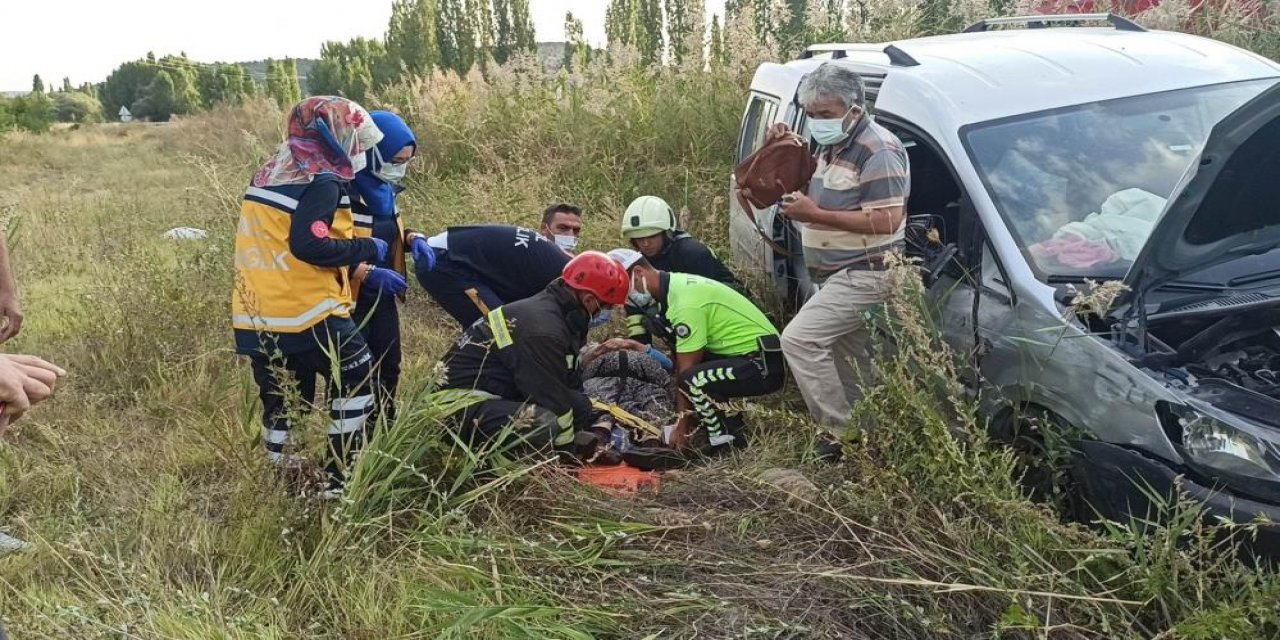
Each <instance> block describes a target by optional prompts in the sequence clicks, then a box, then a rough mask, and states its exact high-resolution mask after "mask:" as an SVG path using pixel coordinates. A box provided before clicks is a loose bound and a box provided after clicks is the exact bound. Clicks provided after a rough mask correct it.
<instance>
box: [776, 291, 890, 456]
mask: <svg viewBox="0 0 1280 640" xmlns="http://www.w3.org/2000/svg"><path fill="white" fill-rule="evenodd" d="M886 287H887V274H886V273H885V272H883V271H855V270H852V269H845V270H844V271H840V272H838V273H835V274H832V275H831V277H830V278H828V279H827V281H826V282H825V283H824V284H823V285H822V286H821V288H820V289H819V290H818V293H816V294H815V295H814V296H813V297H812V298H810V299H809V301H808V302H806V303H805V304H804V307H803V308H802V309H800V313H798V314H796V317H795V318H793V319H792V320H791V323H790V324H788V325H787V327H786V329H784V330H783V331H782V353H783V355H784V356H786V359H787V366H788V367H789V368H790V369H791V375H792V377H794V378H795V380H796V385H797V386H799V387H800V395H801V396H803V397H804V402H805V404H806V405H807V406H808V407H809V413H810V414H812V415H813V417H814V419H816V420H817V421H818V422H819V423H820V424H822V425H823V427H825V428H827V429H829V430H830V431H832V432H833V433H836V434H838V435H842V434H844V432H845V431H846V430H847V429H848V424H849V419H850V415H849V414H850V413H851V411H852V407H853V405H854V403H856V402H857V401H858V399H860V398H861V397H862V388H861V383H862V382H867V383H870V382H871V376H872V369H871V353H870V347H871V328H870V326H869V325H868V323H867V320H866V317H865V316H866V312H868V311H870V310H872V309H875V308H878V307H879V306H880V305H881V303H883V301H884V298H885V291H886Z"/></svg>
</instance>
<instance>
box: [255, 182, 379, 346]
mask: <svg viewBox="0 0 1280 640" xmlns="http://www.w3.org/2000/svg"><path fill="white" fill-rule="evenodd" d="M306 186H307V185H289V186H283V187H266V188H259V187H253V186H251V187H249V189H248V190H247V191H246V192H245V195H244V199H243V200H242V202H241V205H240V222H239V225H238V226H237V228H236V242H235V283H234V286H233V291H232V295H231V324H232V326H233V327H235V328H236V329H243V330H249V331H258V332H263V331H265V332H273V333H301V332H303V331H306V330H307V329H310V328H311V327H313V326H315V325H316V324H317V323H319V322H321V321H323V320H324V319H325V318H328V317H330V316H339V317H344V318H345V317H350V313H351V306H352V301H353V299H354V291H353V290H352V286H351V281H350V277H349V275H348V270H347V269H346V268H345V267H318V266H315V265H312V264H308V263H306V262H303V261H302V260H299V259H298V258H296V257H294V255H293V253H292V252H290V251H289V223H290V219H291V217H292V214H293V212H294V210H295V209H296V208H297V207H298V199H297V198H298V197H300V196H301V194H302V191H303V190H304V189H305V188H306ZM369 222H370V224H369V225H368V226H366V227H365V228H364V232H363V236H362V237H368V236H369V235H370V233H371V232H372V220H370V221H369ZM358 235H360V233H359V232H358V231H357V227H356V223H355V220H354V217H353V215H352V212H351V200H350V198H349V197H347V196H346V195H345V194H344V195H343V196H342V197H341V200H340V201H339V204H338V207H337V209H336V210H335V211H334V215H333V223H332V224H331V225H329V237H331V238H333V239H335V240H350V239H352V238H355V237H357V236H358Z"/></svg>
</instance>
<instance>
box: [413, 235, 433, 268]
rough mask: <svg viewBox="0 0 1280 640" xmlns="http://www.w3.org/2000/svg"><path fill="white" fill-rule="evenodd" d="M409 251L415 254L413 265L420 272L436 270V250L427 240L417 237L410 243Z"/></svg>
mask: <svg viewBox="0 0 1280 640" xmlns="http://www.w3.org/2000/svg"><path fill="white" fill-rule="evenodd" d="M409 251H410V252H412V253H413V264H414V265H415V266H416V268H417V269H418V270H420V271H430V270H432V269H434V268H436V250H435V249H432V248H431V245H429V244H427V239H426V238H423V237H416V238H414V239H413V242H410V243H409Z"/></svg>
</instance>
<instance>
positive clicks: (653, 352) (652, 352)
mask: <svg viewBox="0 0 1280 640" xmlns="http://www.w3.org/2000/svg"><path fill="white" fill-rule="evenodd" d="M644 354H645V355H646V356H649V357H650V358H653V359H654V360H657V361H658V365H660V366H661V367H662V368H663V370H665V371H671V367H672V366H673V365H672V363H671V358H668V357H667V354H665V353H663V352H661V351H658V350H657V349H654V348H653V345H649V348H648V349H645V350H644Z"/></svg>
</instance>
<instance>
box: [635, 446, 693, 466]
mask: <svg viewBox="0 0 1280 640" xmlns="http://www.w3.org/2000/svg"><path fill="white" fill-rule="evenodd" d="M622 461H623V462H626V463H627V464H629V465H631V466H633V467H635V468H637V469H640V470H641V471H667V470H670V469H683V468H685V467H687V466H689V464H690V462H691V461H690V460H689V459H688V458H686V457H684V456H682V455H680V452H679V451H676V450H675V449H672V448H670V447H631V448H630V449H627V451H626V452H625V453H623V454H622Z"/></svg>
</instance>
